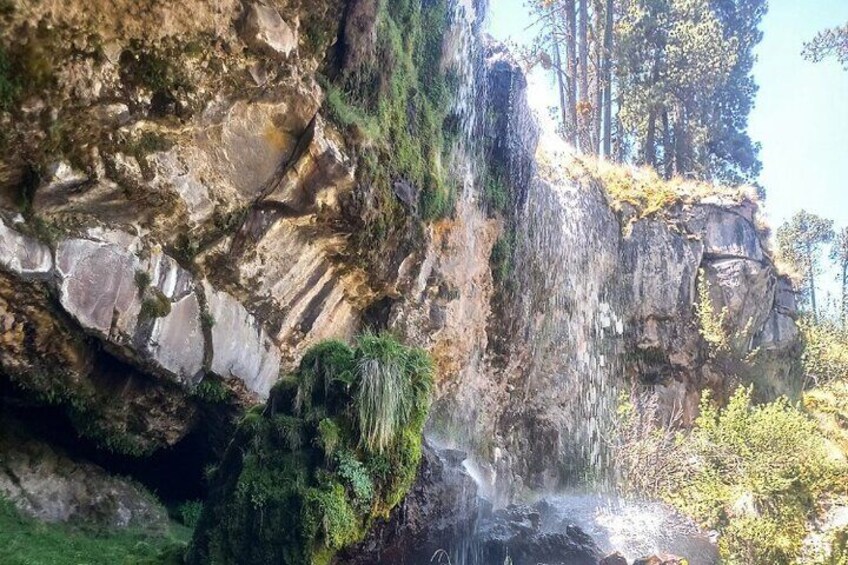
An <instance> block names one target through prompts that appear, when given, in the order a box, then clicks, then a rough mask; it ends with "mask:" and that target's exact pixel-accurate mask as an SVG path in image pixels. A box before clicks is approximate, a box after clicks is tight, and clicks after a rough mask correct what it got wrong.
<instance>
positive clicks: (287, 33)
mask: <svg viewBox="0 0 848 565" xmlns="http://www.w3.org/2000/svg"><path fill="white" fill-rule="evenodd" d="M241 36H242V39H244V42H245V43H247V44H248V45H249V46H250V47H251V48H253V49H255V50H256V51H259V52H260V53H264V54H266V55H270V56H272V57H278V58H280V59H286V58H288V56H289V55H291V53H292V51H294V50H295V49H297V27H296V26H295V27H292V26H290V25H289V24H287V23H286V22H285V21H284V20H283V18H282V17H280V13H279V12H278V11H277V10H276V9H275V8H273V7H271V6H263V5H261V4H249V5H248V6H247V12H246V14H245V16H244V22H243V24H242V32H241Z"/></svg>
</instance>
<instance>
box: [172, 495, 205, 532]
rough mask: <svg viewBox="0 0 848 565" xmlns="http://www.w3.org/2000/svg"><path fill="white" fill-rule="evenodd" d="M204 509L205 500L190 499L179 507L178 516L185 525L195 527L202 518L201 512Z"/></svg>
mask: <svg viewBox="0 0 848 565" xmlns="http://www.w3.org/2000/svg"><path fill="white" fill-rule="evenodd" d="M202 510H203V502H201V501H200V500H189V501H187V502H183V503H182V504H180V505H179V506H178V507H177V517H178V518H179V520H180V522H182V523H183V525H185V526H187V527H189V528H194V527H195V526H197V522H198V520H200V512H201V511H202Z"/></svg>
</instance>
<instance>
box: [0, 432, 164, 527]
mask: <svg viewBox="0 0 848 565" xmlns="http://www.w3.org/2000/svg"><path fill="white" fill-rule="evenodd" d="M2 423H3V426H2V427H0V494H2V496H3V497H4V498H5V499H7V500H10V501H11V502H12V503H13V504H15V506H17V507H18V509H19V510H21V511H22V512H24V513H26V514H28V515H30V516H33V517H35V518H38V519H40V520H42V521H45V522H71V523H74V524H85V525H88V526H96V527H100V528H111V529H120V528H130V527H132V528H141V529H144V530H147V531H157V530H159V531H166V529H167V527H168V515H167V512H166V511H165V509H164V508H163V507H162V506H161V505H160V504H159V503H158V502H157V501H156V500H155V499H154V498H153V497H152V496H151V495H150V494H149V493H147V492H144V491H143V489H142V488H140V487H139V486H137V485H135V484H133V483H131V482H129V481H127V480H122V479H118V478H115V477H112V476H110V475H109V474H107V473H106V471H104V470H103V469H101V468H99V467H97V466H95V465H92V464H90V463H84V462H80V461H76V460H74V459H72V458H71V457H69V456H68V455H66V454H64V453H62V452H61V451H59V450H57V449H54V448H52V447H50V446H49V445H47V444H45V443H42V442H41V441H38V440H36V439H33V438H29V437H27V436H24V435H21V434H19V433H18V432H17V431H16V430H15V424H13V423H12V422H11V421H10V420H9V419H8V418H4V419H3V421H2Z"/></svg>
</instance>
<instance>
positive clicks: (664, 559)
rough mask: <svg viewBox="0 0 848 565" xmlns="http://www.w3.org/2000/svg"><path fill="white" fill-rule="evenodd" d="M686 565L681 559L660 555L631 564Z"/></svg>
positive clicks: (665, 554)
mask: <svg viewBox="0 0 848 565" xmlns="http://www.w3.org/2000/svg"><path fill="white" fill-rule="evenodd" d="M686 563H688V561H687V560H686V559H683V558H682V557H677V556H676V555H669V554H667V553H661V554H659V555H652V556H650V557H644V558H642V559H637V560H636V561H634V562H633V565H686Z"/></svg>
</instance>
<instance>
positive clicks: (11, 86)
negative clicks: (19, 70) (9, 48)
mask: <svg viewBox="0 0 848 565" xmlns="http://www.w3.org/2000/svg"><path fill="white" fill-rule="evenodd" d="M20 89H21V85H20V83H19V82H18V80H17V77H15V76H13V74H12V64H11V62H10V61H9V56H8V55H7V54H6V50H5V49H3V47H2V46H0V111H3V110H11V109H12V105H13V104H14V102H15V100H16V99H17V97H18V93H19V92H20Z"/></svg>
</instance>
